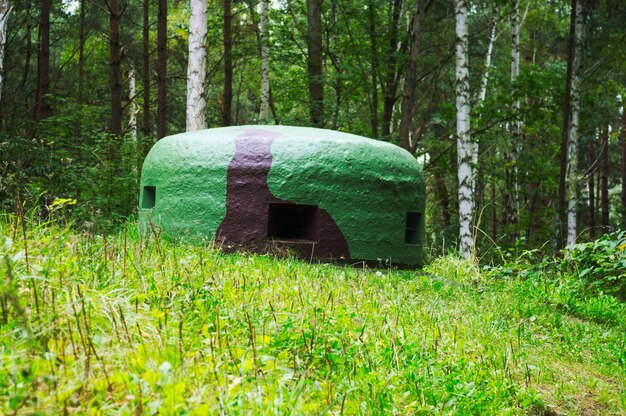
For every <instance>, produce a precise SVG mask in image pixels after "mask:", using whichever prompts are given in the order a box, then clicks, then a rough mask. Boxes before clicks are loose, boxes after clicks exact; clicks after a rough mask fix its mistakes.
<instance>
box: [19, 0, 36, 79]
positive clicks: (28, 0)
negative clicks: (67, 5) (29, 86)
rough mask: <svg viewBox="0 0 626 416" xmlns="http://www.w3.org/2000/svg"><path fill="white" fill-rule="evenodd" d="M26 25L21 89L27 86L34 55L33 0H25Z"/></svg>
mask: <svg viewBox="0 0 626 416" xmlns="http://www.w3.org/2000/svg"><path fill="white" fill-rule="evenodd" d="M24 3H25V5H24V9H25V12H26V13H25V14H26V16H25V25H26V33H25V36H24V37H25V40H26V53H25V56H24V70H23V72H22V80H21V81H20V90H24V87H25V86H26V81H28V74H29V72H30V59H31V56H32V49H33V42H32V32H33V24H32V14H31V0H25V2H24Z"/></svg>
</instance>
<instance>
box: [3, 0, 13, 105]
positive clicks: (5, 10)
mask: <svg viewBox="0 0 626 416" xmlns="http://www.w3.org/2000/svg"><path fill="white" fill-rule="evenodd" d="M10 13H11V6H9V1H8V0H0V98H1V97H2V84H3V82H4V72H3V71H4V47H5V44H6V34H7V22H8V21H9V14H10Z"/></svg>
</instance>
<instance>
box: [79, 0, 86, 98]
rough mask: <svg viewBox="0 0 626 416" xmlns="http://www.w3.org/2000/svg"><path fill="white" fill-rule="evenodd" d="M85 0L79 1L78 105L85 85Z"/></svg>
mask: <svg viewBox="0 0 626 416" xmlns="http://www.w3.org/2000/svg"><path fill="white" fill-rule="evenodd" d="M85 3H86V1H85V0H80V20H79V22H78V104H82V103H83V89H84V86H85V85H84V84H85Z"/></svg>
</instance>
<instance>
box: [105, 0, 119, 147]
mask: <svg viewBox="0 0 626 416" xmlns="http://www.w3.org/2000/svg"><path fill="white" fill-rule="evenodd" d="M108 6H109V86H110V89H111V121H110V124H109V131H110V132H111V133H113V134H116V135H118V136H121V135H122V44H121V42H120V17H121V10H120V4H119V1H118V0H109V2H108Z"/></svg>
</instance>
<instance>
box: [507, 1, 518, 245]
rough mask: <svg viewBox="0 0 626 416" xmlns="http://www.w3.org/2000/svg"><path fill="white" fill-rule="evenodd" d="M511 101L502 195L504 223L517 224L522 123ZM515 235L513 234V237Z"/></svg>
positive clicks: (514, 11) (514, 32)
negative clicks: (504, 183) (511, 112)
mask: <svg viewBox="0 0 626 416" xmlns="http://www.w3.org/2000/svg"><path fill="white" fill-rule="evenodd" d="M519 24H520V23H519V0H513V4H512V8H511V84H513V88H514V89H516V87H515V80H516V79H517V77H518V76H519V65H520V59H519V58H520V54H519V32H520V27H519ZM517 95H518V94H517V93H516V97H515V99H514V100H513V106H512V110H513V114H514V119H513V121H512V122H511V125H510V126H511V145H510V147H509V149H508V151H507V152H506V154H505V157H506V166H507V168H506V172H505V181H506V187H505V194H504V223H505V224H517V221H518V210H519V206H518V205H519V200H518V191H517V188H518V184H517V170H518V169H517V158H518V153H519V145H520V141H521V135H522V121H521V119H520V117H521V115H520V108H521V103H520V99H519V96H517ZM514 234H515V233H513V235H514Z"/></svg>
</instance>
